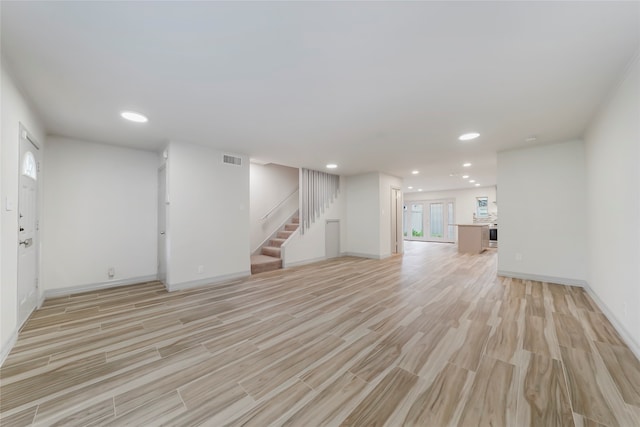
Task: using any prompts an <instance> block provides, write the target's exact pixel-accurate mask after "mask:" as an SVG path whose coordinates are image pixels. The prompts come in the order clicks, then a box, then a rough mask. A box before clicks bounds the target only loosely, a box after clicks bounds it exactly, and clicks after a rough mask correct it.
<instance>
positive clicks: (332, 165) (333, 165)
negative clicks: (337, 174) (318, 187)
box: [327, 163, 338, 169]
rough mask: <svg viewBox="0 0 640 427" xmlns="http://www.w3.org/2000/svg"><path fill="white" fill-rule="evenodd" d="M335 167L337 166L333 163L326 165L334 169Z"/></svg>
mask: <svg viewBox="0 0 640 427" xmlns="http://www.w3.org/2000/svg"><path fill="white" fill-rule="evenodd" d="M337 167H338V165H336V164H335V163H329V164H328V165H327V169H335V168H337Z"/></svg>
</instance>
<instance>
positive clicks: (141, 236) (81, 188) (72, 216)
mask: <svg viewBox="0 0 640 427" xmlns="http://www.w3.org/2000/svg"><path fill="white" fill-rule="evenodd" d="M47 148H48V149H47V151H46V155H45V158H44V160H45V163H46V164H47V168H46V172H45V174H44V180H45V191H44V193H45V194H44V224H45V225H46V227H44V228H43V246H42V258H43V275H42V279H43V280H42V283H43V289H44V291H45V292H46V294H47V295H52V294H59V293H69V292H78V291H81V290H84V289H95V288H99V287H109V286H116V285H120V284H125V283H127V284H128V283H137V282H141V281H146V280H154V279H155V278H156V275H157V250H158V249H157V232H158V229H157V193H158V154H157V153H153V152H149V151H141V150H134V149H130V148H123V147H116V146H111V145H106V144H98V143H93V142H87V141H76V140H72V139H69V138H61V137H50V138H48V139H47ZM110 267H113V268H114V269H115V275H114V277H112V278H110V277H109V276H108V274H107V271H108V269H109V268H110Z"/></svg>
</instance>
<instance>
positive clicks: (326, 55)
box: [1, 1, 640, 191]
mask: <svg viewBox="0 0 640 427" xmlns="http://www.w3.org/2000/svg"><path fill="white" fill-rule="evenodd" d="M639 8H640V3H638V2H495V3H494V2H469V3H465V2H446V3H445V2H442V3H440V2H424V3H416V2H406V3H405V2H342V3H341V2H316V3H311V2H299V3H286V2H259V3H253V2H236V3H223V2H215V3H214V2H210V3H207V2H193V3H191V2H62V3H61V2H8V1H2V2H1V19H2V22H1V24H2V27H1V31H2V33H1V35H2V56H3V61H5V64H7V65H8V68H9V70H10V71H11V73H12V74H13V75H14V77H15V79H16V80H17V81H18V83H19V85H20V86H21V87H22V88H23V90H24V92H26V95H27V97H28V98H29V99H31V100H32V102H33V104H34V107H35V109H36V110H37V112H38V113H39V115H40V117H41V118H42V120H43V123H44V125H45V128H46V130H47V132H48V133H49V134H55V135H61V136H69V137H74V138H78V139H86V140H92V141H100V142H105V143H110V144H117V145H125V146H130V147H137V148H141V149H148V150H158V149H160V148H161V147H163V146H164V145H165V143H166V141H169V140H176V141H186V142H195V143H200V144H210V145H212V146H214V147H217V148H221V149H224V150H228V151H230V152H233V153H241V154H246V155H249V156H251V157H252V158H255V159H259V160H261V161H265V162H275V163H280V164H284V165H289V166H295V167H309V168H313V169H319V170H323V169H324V165H325V164H326V163H329V162H335V163H337V164H338V165H339V169H337V171H338V172H339V173H341V174H346V175H350V174H356V173H362V172H368V171H381V172H384V173H387V174H391V175H395V176H399V177H403V178H405V185H407V186H408V185H412V186H414V187H415V188H418V187H421V188H423V189H424V190H425V191H427V190H441V189H452V188H466V187H470V186H471V185H472V184H468V183H466V182H464V181H463V180H462V179H461V178H460V176H453V177H450V176H449V174H450V173H459V174H461V173H462V172H463V169H462V167H461V164H462V163H463V162H465V161H469V162H472V163H473V166H471V167H470V168H468V173H469V174H470V175H471V177H473V178H476V179H477V180H478V182H479V183H481V184H482V185H494V184H495V169H496V152H497V151H499V150H504V149H509V148H515V147H522V146H524V145H526V144H527V143H525V142H524V139H525V138H526V137H528V136H530V135H536V136H537V137H538V140H537V141H536V142H534V144H544V143H551V142H557V141H563V140H567V139H571V138H577V137H580V136H581V135H582V133H583V131H584V129H585V127H586V125H587V123H588V122H589V120H590V119H591V118H592V116H593V114H594V113H595V111H596V110H597V108H598V106H599V105H600V104H601V103H602V102H603V101H604V100H605V97H606V94H607V93H608V92H609V91H610V90H611V89H612V87H613V85H615V83H616V81H617V80H618V79H619V78H620V76H621V75H622V73H623V72H624V68H625V66H626V65H627V64H628V63H629V61H630V59H631V58H632V56H633V55H634V54H635V53H636V52H637V51H638V49H639V46H640V9H639ZM124 109H131V110H135V111H139V112H142V113H144V114H146V115H148V116H149V123H147V124H146V125H137V124H132V123H128V122H125V121H123V120H122V119H121V118H120V117H119V112H120V111H122V110H124ZM467 131H477V132H480V133H481V137H480V138H478V139H476V140H474V141H471V142H466V143H462V142H459V141H458V140H457V137H458V136H459V135H460V134H461V133H463V132H467ZM413 169H418V170H420V171H421V173H420V175H418V176H412V175H411V170H413ZM464 172H467V170H465V171H464Z"/></svg>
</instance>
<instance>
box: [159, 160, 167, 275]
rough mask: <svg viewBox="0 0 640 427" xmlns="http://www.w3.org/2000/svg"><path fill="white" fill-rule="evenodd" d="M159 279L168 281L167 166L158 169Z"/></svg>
mask: <svg viewBox="0 0 640 427" xmlns="http://www.w3.org/2000/svg"><path fill="white" fill-rule="evenodd" d="M158 280H160V281H161V282H162V283H165V284H166V283H167V167H166V165H162V166H160V168H159V169H158Z"/></svg>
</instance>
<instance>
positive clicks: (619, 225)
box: [585, 55, 640, 358]
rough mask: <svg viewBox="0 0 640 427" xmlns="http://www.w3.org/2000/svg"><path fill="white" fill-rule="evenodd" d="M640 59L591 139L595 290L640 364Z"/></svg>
mask: <svg viewBox="0 0 640 427" xmlns="http://www.w3.org/2000/svg"><path fill="white" fill-rule="evenodd" d="M639 58H640V55H637V56H636V58H635V60H634V61H633V62H632V63H631V64H630V67H629V68H628V69H627V72H626V74H625V75H624V76H623V77H622V79H621V81H620V82H619V84H618V86H617V87H616V88H615V89H614V90H613V91H612V93H611V94H610V97H609V99H608V102H606V103H605V104H604V105H603V107H602V109H601V111H600V112H599V114H598V115H597V116H596V117H595V119H594V120H593V122H592V123H591V125H590V126H589V129H588V131H587V133H586V138H585V144H586V168H587V210H586V211H587V212H588V223H587V229H588V230H589V233H588V235H589V246H588V248H589V250H588V254H587V255H588V256H587V265H588V270H589V279H588V280H589V288H590V289H591V291H592V293H593V294H594V296H595V298H596V300H599V301H598V302H599V303H600V305H601V306H602V307H601V308H603V310H605V312H606V314H607V317H609V319H610V320H611V321H612V323H613V324H614V325H616V327H617V328H618V329H619V330H620V329H622V332H623V333H624V335H626V337H625V338H626V339H627V341H629V340H631V342H627V344H628V345H629V346H630V347H632V348H633V350H634V351H635V353H636V355H637V356H638V357H639V358H640V166H638V165H639V164H640V121H639V118H640V59H639Z"/></svg>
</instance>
